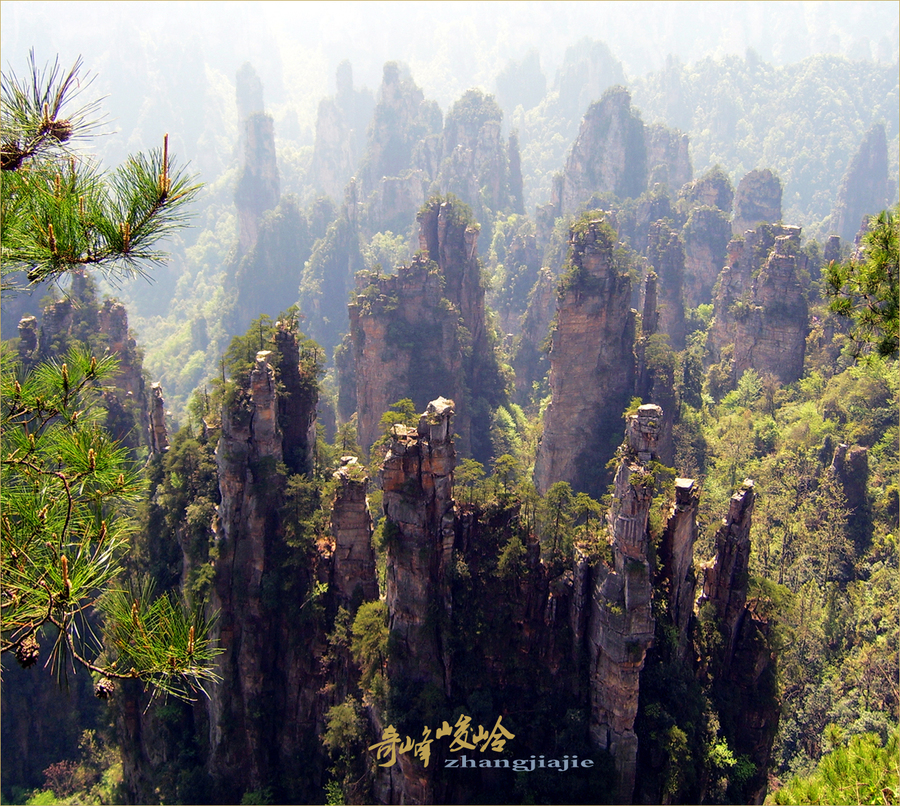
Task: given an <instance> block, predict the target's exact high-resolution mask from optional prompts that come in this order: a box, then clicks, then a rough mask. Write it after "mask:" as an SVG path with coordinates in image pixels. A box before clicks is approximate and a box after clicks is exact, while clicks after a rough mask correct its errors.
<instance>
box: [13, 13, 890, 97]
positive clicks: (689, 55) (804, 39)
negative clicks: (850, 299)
mask: <svg viewBox="0 0 900 806" xmlns="http://www.w3.org/2000/svg"><path fill="white" fill-rule="evenodd" d="M0 15H2V39H0V41H2V54H3V62H4V67H5V66H6V65H7V64H9V63H13V64H22V63H23V59H24V56H25V54H26V53H27V51H28V49H29V48H30V47H36V48H37V49H38V51H39V56H42V57H43V58H45V59H46V58H49V57H51V56H52V55H55V54H56V53H59V54H60V55H61V57H62V61H63V62H67V61H70V60H71V59H72V58H73V57H74V56H75V55H77V54H78V53H81V54H82V55H83V56H84V57H85V62H86V63H87V64H88V65H89V66H93V67H95V69H96V63H97V62H98V61H100V60H102V61H104V62H106V61H108V60H110V59H111V60H112V61H113V62H115V60H116V57H118V58H121V59H128V58H129V51H130V50H131V48H132V47H133V46H135V45H137V44H140V40H145V39H148V38H149V39H153V40H156V41H159V42H177V43H180V44H181V45H182V46H183V47H193V48H202V50H203V55H204V58H205V59H206V61H208V62H209V63H210V64H212V65H213V66H215V67H216V68H218V69H220V70H222V72H223V73H224V74H225V75H228V76H232V77H233V76H234V73H235V71H236V70H237V68H238V67H239V66H240V65H241V64H242V63H243V62H244V61H246V60H250V61H252V62H254V64H255V66H256V68H257V71H258V72H259V73H260V75H261V77H262V79H263V81H264V83H265V85H266V87H267V89H268V90H269V91H270V92H271V93H272V100H273V101H275V102H278V101H280V100H282V99H281V98H280V97H279V95H280V92H281V90H282V88H283V86H284V85H285V83H287V84H288V85H289V84H290V83H291V82H290V77H288V78H287V80H286V79H285V76H284V71H285V70H288V69H290V68H291V67H293V68H294V69H299V70H300V71H301V72H308V73H309V74H310V77H311V86H309V90H310V92H311V93H313V94H320V93H322V91H323V90H324V92H326V93H330V91H331V85H330V84H328V83H326V86H324V87H323V86H321V84H322V82H323V81H325V82H328V81H330V80H331V77H332V76H333V73H334V66H336V65H337V64H338V63H339V62H340V61H341V60H342V59H350V60H351V62H352V63H353V66H354V72H355V75H356V79H357V83H359V84H363V85H367V86H369V87H371V88H375V87H377V85H378V83H379V82H380V79H381V68H382V66H383V64H384V62H385V61H387V60H390V59H397V60H402V61H405V62H407V63H408V64H409V65H410V66H411V68H412V69H413V76H414V77H415V78H416V80H417V81H418V83H419V84H420V85H422V87H423V89H425V91H426V95H428V96H429V97H433V98H435V99H436V100H438V102H439V103H441V105H442V106H446V104H447V103H448V102H449V101H451V100H453V99H455V98H456V97H458V96H459V94H460V92H461V91H464V90H465V89H467V88H468V86H471V85H472V84H473V83H480V84H482V85H484V86H485V88H486V89H490V88H491V87H490V84H491V82H492V81H493V78H494V76H495V75H496V70H497V69H498V65H499V66H500V67H502V66H503V64H505V62H506V61H507V60H508V59H511V58H521V56H522V55H524V53H525V52H526V51H527V50H528V49H529V48H532V47H534V48H537V49H538V51H539V52H540V56H541V62H542V66H543V69H544V72H545V73H546V74H547V76H548V79H549V80H550V81H551V82H552V79H553V76H554V74H555V70H556V68H557V67H558V66H559V64H560V63H561V61H562V57H563V54H564V52H565V48H566V47H568V46H569V45H571V44H573V43H574V42H575V41H577V40H578V39H580V38H582V37H585V36H590V37H592V38H594V39H599V40H602V41H604V42H606V43H607V44H608V45H609V46H610V48H611V49H612V51H613V53H614V54H615V55H616V56H617V57H618V58H619V59H620V60H621V61H622V62H623V64H624V66H625V70H626V73H627V74H628V75H629V76H631V77H634V76H637V75H641V74H643V73H645V72H647V71H648V70H650V69H654V68H658V67H660V66H661V65H662V64H663V62H664V60H665V57H666V55H667V54H669V53H672V54H674V55H676V56H677V57H678V58H680V59H681V60H682V61H690V60H693V59H696V58H701V57H703V56H706V55H710V54H713V55H720V54H723V53H737V54H739V55H744V53H745V52H746V50H747V48H748V47H752V48H753V49H754V50H756V51H757V52H758V53H759V55H760V56H761V57H762V58H763V59H765V60H767V61H773V62H775V63H784V62H791V61H797V60H800V59H802V58H804V57H806V56H808V55H810V54H812V53H816V52H830V53H842V54H844V55H848V56H850V57H851V58H860V57H867V58H879V57H880V58H881V59H882V60H883V61H893V60H894V59H896V53H897V49H898V41H900V26H898V5H897V3H896V2H731V1H730V0H729V1H728V2H709V1H708V0H703V1H702V2H668V1H667V2H650V1H649V0H648V1H647V2H581V1H579V2H506V1H504V2H467V1H466V0H456V1H455V2H432V1H431V0H429V1H428V2H409V1H404V2H337V0H329V1H328V2H286V1H284V0H279V2H225V3H222V2H205V1H204V2H149V3H148V2H136V1H135V2H33V1H32V0H28V2H21V0H4V2H3V3H2V4H0ZM891 54H893V56H891ZM107 57H110V58H107ZM453 68H455V69H453ZM450 69H452V72H453V73H454V74H455V75H457V76H459V79H460V80H459V83H460V84H461V85H466V86H461V87H460V86H454V85H455V84H457V81H454V80H452V79H450V78H448V70H450Z"/></svg>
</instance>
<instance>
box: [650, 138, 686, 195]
mask: <svg viewBox="0 0 900 806" xmlns="http://www.w3.org/2000/svg"><path fill="white" fill-rule="evenodd" d="M688 145H689V142H688V136H687V135H686V134H682V133H681V132H679V131H675V130H674V129H669V128H667V127H665V126H663V125H662V124H661V123H655V124H653V125H652V126H648V127H647V177H648V180H647V181H648V184H649V185H650V186H651V187H652V186H653V185H654V184H656V183H657V182H658V183H660V184H664V185H668V186H669V187H670V188H672V189H673V190H678V189H679V188H681V187H682V186H683V185H685V184H686V183H687V182H690V181H691V175H692V173H693V170H692V168H691V156H690V153H689V151H688Z"/></svg>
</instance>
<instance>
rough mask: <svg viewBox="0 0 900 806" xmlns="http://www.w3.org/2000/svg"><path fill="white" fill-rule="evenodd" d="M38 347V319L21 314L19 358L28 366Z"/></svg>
mask: <svg viewBox="0 0 900 806" xmlns="http://www.w3.org/2000/svg"><path fill="white" fill-rule="evenodd" d="M37 347H38V321H37V317H35V316H23V317H22V318H21V319H20V320H19V359H20V360H21V361H22V363H23V364H24V365H25V366H30V364H31V359H32V357H33V356H34V354H35V352H36V351H37Z"/></svg>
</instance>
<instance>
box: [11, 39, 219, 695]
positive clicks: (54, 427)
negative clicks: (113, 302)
mask: <svg viewBox="0 0 900 806" xmlns="http://www.w3.org/2000/svg"><path fill="white" fill-rule="evenodd" d="M80 68H81V60H80V59H79V60H78V61H76V63H75V65H74V66H73V67H72V69H71V70H70V71H69V72H68V73H65V74H63V73H61V71H60V69H59V64H58V62H57V63H55V64H54V65H53V67H52V68H50V69H45V70H43V71H42V70H39V69H38V68H37V66H36V64H35V61H34V54H33V53H32V55H31V61H30V70H29V75H28V76H27V77H26V79H25V80H24V81H23V80H20V79H18V78H17V77H16V76H15V75H14V74H10V75H6V74H3V77H2V131H3V134H2V172H0V177H2V261H0V267H2V281H3V287H4V291H6V292H7V293H8V292H9V291H14V290H15V289H16V288H17V287H20V286H21V285H22V283H23V278H22V277H21V274H20V272H22V271H24V272H25V273H26V274H25V277H26V278H27V281H28V282H29V283H31V284H32V285H33V284H35V283H37V282H40V281H44V280H58V279H61V278H62V277H64V276H65V275H67V274H72V273H74V272H83V271H84V270H85V269H87V268H95V269H99V270H101V271H104V272H107V273H109V274H110V276H112V277H113V278H119V277H122V276H124V275H127V274H129V273H135V272H137V273H142V272H143V270H144V269H143V266H144V265H145V264H146V263H147V262H148V261H149V262H152V261H156V260H161V259H162V257H163V253H162V252H159V251H157V249H156V245H157V244H158V242H159V240H160V238H162V237H163V236H164V235H166V234H167V233H169V232H171V231H172V229H173V228H176V227H179V226H182V225H183V224H184V222H185V215H184V211H183V206H184V204H186V203H187V202H188V201H190V200H191V199H192V198H193V196H194V195H195V194H196V192H197V189H198V186H197V185H191V184H190V182H189V180H188V179H187V178H186V177H185V175H184V173H183V171H178V170H175V169H174V168H173V166H172V163H171V161H170V159H169V155H168V153H167V149H166V147H165V146H164V147H163V149H161V150H160V151H158V152H154V153H153V154H151V156H150V157H149V158H146V157H143V156H141V155H138V156H137V157H133V158H131V159H129V160H128V162H127V163H126V164H125V165H124V166H122V168H120V169H119V170H118V171H117V172H115V173H114V174H113V175H112V176H111V177H109V178H106V177H105V176H104V175H103V174H102V173H101V172H100V170H99V169H98V168H97V167H96V166H95V165H93V164H92V163H90V162H89V161H88V160H86V159H84V158H82V157H80V156H78V155H76V154H74V153H73V152H71V150H70V144H71V143H72V142H74V141H77V139H78V138H79V137H82V136H84V135H85V134H86V133H90V132H91V131H92V129H93V127H94V125H95V124H93V123H92V122H91V121H90V120H89V119H88V118H89V114H90V113H91V112H92V111H94V109H95V107H96V104H87V105H86V106H82V107H81V108H80V109H77V110H75V111H72V112H69V111H68V108H69V106H68V104H69V101H71V100H72V99H73V98H75V97H76V96H77V95H78V93H79V89H80V88H81V89H83V88H84V86H85V85H87V84H89V83H90V82H85V85H81V84H80V83H79V82H80V79H79V75H78V74H79V70H80ZM116 368H117V362H116V359H115V358H114V357H111V356H108V355H107V356H105V357H103V358H100V359H98V358H96V357H94V356H92V355H91V354H90V352H89V351H88V350H87V349H85V348H79V347H72V348H70V349H69V351H68V352H67V353H66V355H65V357H63V358H62V359H61V360H60V359H57V360H49V361H45V362H43V363H41V364H39V365H38V366H37V367H35V368H34V369H33V370H32V371H31V372H28V373H26V372H25V371H24V370H23V368H22V366H21V365H20V364H19V362H18V361H16V360H15V358H14V356H13V355H12V354H11V353H9V352H6V351H5V352H4V353H3V354H2V374H0V384H2V386H0V391H2V407H0V482H2V488H0V489H2V492H0V496H2V505H3V514H2V518H0V602H2V616H0V654H2V655H6V653H12V654H13V655H14V656H15V657H16V659H17V660H18V661H19V663H20V664H22V665H23V666H30V665H32V664H34V663H35V662H36V661H37V660H38V656H39V654H40V645H39V642H38V636H39V634H46V635H49V636H50V637H51V638H52V639H53V648H52V651H51V660H52V662H53V666H54V668H55V669H56V671H57V673H58V674H64V673H65V671H66V669H67V668H69V664H70V663H72V662H73V661H74V662H77V663H80V664H82V665H83V666H86V667H87V668H88V669H90V670H91V671H92V672H93V673H94V674H95V678H96V682H95V692H96V693H97V695H98V696H99V697H101V698H105V697H107V696H109V693H110V692H111V691H112V689H113V687H114V683H113V681H114V680H115V679H117V678H119V679H140V680H143V681H145V682H150V683H152V684H154V686H155V687H156V689H157V690H162V691H166V692H171V693H173V694H175V695H177V696H182V697H190V696H191V694H192V693H193V692H195V691H197V690H198V689H200V688H201V687H202V685H203V683H204V682H208V681H210V680H214V679H215V675H214V673H213V672H212V661H213V658H214V656H215V655H216V653H217V650H216V649H215V648H214V647H213V646H212V644H211V642H210V640H209V637H208V631H209V625H208V624H207V623H206V622H205V621H204V620H203V619H202V618H201V617H200V616H199V615H197V616H195V617H193V618H191V617H189V616H188V615H187V613H186V612H185V611H184V610H183V608H182V607H181V605H180V603H179V602H177V601H176V600H175V599H173V598H171V597H169V596H159V597H154V596H153V595H152V588H151V586H150V585H146V584H145V585H134V586H131V587H130V588H129V589H125V587H124V586H122V585H120V584H119V582H118V580H119V576H120V571H121V569H122V565H121V559H122V552H123V549H124V547H125V545H126V543H127V539H128V536H129V534H130V532H131V531H132V530H133V528H134V519H133V517H132V512H133V507H134V505H135V504H136V502H137V501H138V499H139V498H140V497H141V495H142V493H143V489H144V487H143V483H142V480H141V477H140V474H139V471H138V469H137V468H136V467H135V466H134V465H132V464H131V463H130V462H129V460H128V458H127V454H126V452H125V450H124V449H123V448H121V447H120V446H119V445H117V444H116V443H115V441H114V440H113V439H112V438H111V436H110V435H109V433H108V431H107V430H106V429H105V428H104V427H103V425H102V418H103V408H102V406H101V405H100V397H101V393H102V384H103V383H104V382H105V381H107V380H108V379H109V378H110V377H111V375H112V374H113V373H114V372H115V371H116ZM95 610H99V611H100V613H101V614H102V615H103V616H104V617H105V618H104V619H103V633H104V636H105V642H101V640H100V638H99V636H97V635H96V634H95V631H94V623H95V622H94V620H92V619H91V618H90V616H91V613H92V612H93V611H95Z"/></svg>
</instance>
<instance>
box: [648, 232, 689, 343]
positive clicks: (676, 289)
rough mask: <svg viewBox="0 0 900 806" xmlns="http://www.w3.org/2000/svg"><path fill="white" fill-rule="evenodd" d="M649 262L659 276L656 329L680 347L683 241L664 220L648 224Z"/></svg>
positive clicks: (683, 325)
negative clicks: (657, 322)
mask: <svg viewBox="0 0 900 806" xmlns="http://www.w3.org/2000/svg"><path fill="white" fill-rule="evenodd" d="M648 241H649V243H648V250H647V252H648V254H647V257H648V258H649V260H650V264H651V265H652V266H653V268H654V270H655V271H656V273H657V275H658V276H659V303H658V304H659V324H658V331H659V332H660V333H664V334H665V335H667V336H668V337H669V343H670V344H671V345H672V349H673V350H683V349H684V338H685V321H684V297H683V294H682V285H683V281H684V268H685V267H684V262H685V256H684V243H683V242H682V240H681V236H680V235H679V234H678V232H676V231H675V230H673V229H672V228H671V227H669V225H668V224H666V223H665V221H657V222H656V223H655V224H651V225H650V232H649V237H648Z"/></svg>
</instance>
